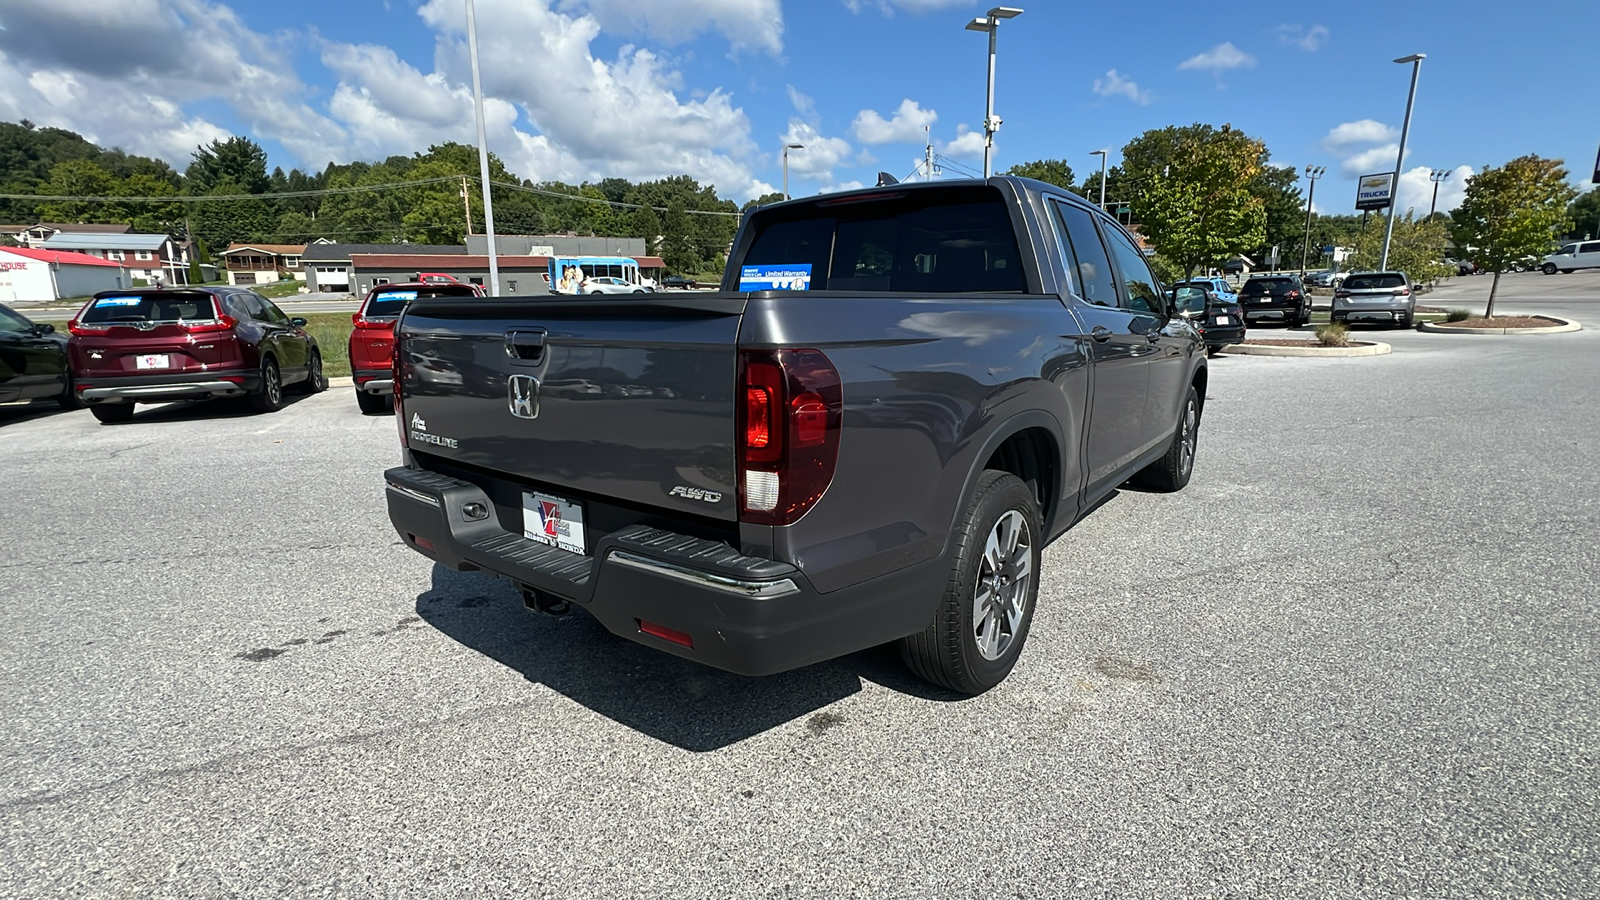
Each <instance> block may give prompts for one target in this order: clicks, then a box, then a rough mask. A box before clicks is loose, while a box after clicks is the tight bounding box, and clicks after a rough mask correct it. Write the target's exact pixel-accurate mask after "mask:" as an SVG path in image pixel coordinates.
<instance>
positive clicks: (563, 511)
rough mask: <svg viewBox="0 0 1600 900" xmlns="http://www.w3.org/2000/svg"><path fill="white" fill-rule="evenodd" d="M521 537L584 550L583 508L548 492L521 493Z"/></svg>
mask: <svg viewBox="0 0 1600 900" xmlns="http://www.w3.org/2000/svg"><path fill="white" fill-rule="evenodd" d="M522 536H523V537H525V538H527V539H528V540H530V541H538V542H539V543H541V544H548V545H550V546H551V547H559V548H561V549H562V550H566V551H568V552H571V553H580V554H587V553H588V550H587V549H586V548H585V546H584V539H583V507H582V506H579V505H578V504H576V503H573V502H572V501H571V500H564V499H562V498H560V497H556V496H553V495H551V494H539V493H533V492H528V491H524V492H523V494H522Z"/></svg>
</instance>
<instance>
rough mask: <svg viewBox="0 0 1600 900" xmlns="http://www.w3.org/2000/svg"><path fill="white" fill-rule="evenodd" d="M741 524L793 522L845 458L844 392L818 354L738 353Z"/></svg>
mask: <svg viewBox="0 0 1600 900" xmlns="http://www.w3.org/2000/svg"><path fill="white" fill-rule="evenodd" d="M739 392H740V395H741V396H742V398H743V399H742V402H740V404H739V422H738V429H739V431H738V434H739V440H740V444H739V509H740V519H741V520H742V521H745V522H750V523H753V524H758V525H790V524H793V523H794V522H796V521H798V520H799V519H800V517H801V516H803V515H805V514H806V511H807V510H809V509H811V507H812V506H814V505H816V502H817V501H818V500H819V499H821V497H822V494H823V492H824V491H826V490H827V489H828V485H829V483H831V482H832V481H833V472H834V467H835V466H836V465H837V463H838V461H839V424H840V416H841V410H842V408H843V391H842V389H841V387H840V382H839V372H838V370H837V369H835V368H834V367H833V363H831V362H829V361H828V358H827V357H826V356H824V355H823V354H822V352H821V351H819V350H750V351H745V352H743V353H741V354H740V367H739Z"/></svg>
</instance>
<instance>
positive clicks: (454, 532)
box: [384, 177, 1207, 693]
mask: <svg viewBox="0 0 1600 900" xmlns="http://www.w3.org/2000/svg"><path fill="white" fill-rule="evenodd" d="M1193 295H1197V297H1196V296H1193ZM1204 304H1205V295H1204V293H1203V292H1201V291H1194V290H1192V289H1188V290H1179V291H1177V292H1175V296H1173V297H1169V296H1168V295H1167V294H1166V293H1165V292H1164V291H1163V290H1162V288H1161V285H1160V284H1159V283H1158V282H1157V280H1156V278H1155V276H1154V274H1152V272H1151V270H1150V267H1149V266H1148V265H1147V264H1146V262H1145V259H1144V257H1143V256H1142V255H1141V254H1140V252H1139V250H1138V247H1137V245H1136V244H1135V242H1134V240H1133V239H1132V238H1131V237H1130V236H1129V235H1128V233H1127V232H1126V231H1124V230H1123V229H1122V228H1121V227H1120V226H1119V225H1118V224H1117V223H1116V222H1114V221H1112V220H1111V219H1110V218H1108V217H1106V216H1105V215H1103V214H1101V212H1100V211H1099V210H1098V209H1096V208H1095V207H1094V206H1092V205H1089V204H1087V203H1085V202H1084V201H1083V200H1081V199H1079V198H1077V197H1075V196H1073V195H1072V194H1069V193H1066V192H1064V191H1061V190H1060V189H1058V188H1055V187H1052V186H1050V185H1047V184H1043V183H1041V182H1037V181H1030V180H1025V179H1018V178H1010V177H996V178H992V179H989V180H988V181H941V182H932V183H927V184H916V185H894V186H890V187H887V188H875V189H867V190H859V191H853V192H848V193H839V194H829V195H826V196H823V197H814V198H808V199H804V200H793V201H789V202H785V203H776V204H773V205H770V206H764V207H761V208H760V209H757V210H755V211H754V212H752V213H751V214H750V215H749V216H748V217H747V218H746V219H745V221H744V224H743V227H742V228H741V229H740V230H739V234H738V237H737V239H736V240H735V241H734V245H733V251H732V254H731V257H730V259H729V263H728V268H727V272H726V273H725V274H724V275H723V278H722V286H721V290H720V291H718V292H715V293H675V294H672V295H666V294H658V295H628V296H625V297H617V298H609V297H608V298H598V297H581V298H549V297H539V298H531V297H530V298H521V297H492V298H485V299H474V298H450V299H448V300H422V299H419V300H417V301H415V302H413V303H412V304H411V305H410V306H409V308H408V309H407V310H406V311H405V315H404V316H403V318H401V320H400V322H399V323H398V326H397V328H396V343H395V373H394V386H395V415H396V416H397V417H398V419H399V427H400V434H401V442H402V444H403V447H404V449H403V452H402V458H403V462H404V465H403V466H402V467H400V468H396V469H390V470H389V471H387V472H385V473H384V478H385V479H386V481H387V484H388V490H387V492H386V493H387V496H388V503H389V518H390V519H391V521H392V522H393V523H394V527H395V528H396V529H397V530H398V531H399V533H400V536H401V537H402V538H403V539H404V540H405V542H406V544H407V545H409V546H411V547H413V548H415V549H416V550H417V551H419V552H420V553H422V554H424V555H425V556H427V557H429V558H431V559H434V560H436V561H438V562H439V563H441V564H443V565H446V566H449V567H451V568H453V569H458V570H462V571H480V570H481V571H485V572H492V573H494V574H496V575H500V576H503V577H506V578H509V579H511V580H512V581H514V582H516V583H517V585H519V586H520V588H521V589H522V591H523V597H524V601H525V602H526V604H527V605H528V606H529V607H530V608H534V609H539V610H543V611H546V612H557V613H559V612H564V611H566V610H567V609H569V608H570V606H571V605H577V606H580V607H582V608H584V609H586V610H587V611H588V612H589V613H591V614H592V615H593V616H594V617H595V618H596V619H598V620H599V621H600V622H601V624H603V625H604V626H605V627H606V628H607V629H609V630H610V631H611V632H613V633H615V634H618V635H621V636H623V637H625V638H628V639H629V640H633V641H637V642H639V643H641V644H645V645H648V646H651V647H655V648H657V649H660V650H664V651H666V652H668V653H674V654H677V655H678V656H682V657H684V658H687V659H692V660H696V661H698V662H701V663H704V664H707V665H711V666H716V667H718V668H722V669H726V670H729V671H732V672H739V673H744V674H748V675H761V674H768V673H773V672H780V671H783V670H786V669H792V668H795V667H798V666H804V665H807V664H810V663H815V662H818V661H821V660H826V659H829V658H832V657H837V656H840V655H843V654H846V653H850V652H852V651H856V650H860V649H863V648H866V647H872V646H875V645H878V644H883V643H886V642H890V641H898V642H899V647H900V651H901V654H902V656H903V657H904V659H905V661H906V663H907V664H908V665H909V666H910V668H911V669H912V670H913V671H914V672H915V673H916V674H917V675H918V676H920V677H922V678H924V679H927V680H929V681H932V682H934V683H937V684H940V685H943V686H945V687H948V688H951V689H954V690H956V691H962V692H967V693H979V692H981V691H984V690H987V689H988V688H990V687H993V686H994V685H996V684H998V683H999V682H1000V681H1001V680H1002V679H1003V678H1005V676H1006V675H1007V674H1008V673H1009V672H1010V671H1011V668H1012V666H1013V665H1014V664H1015V663H1016V660H1017V657H1018V655H1019V654H1020V653H1021V650H1022V646H1023V643H1024V641H1026V639H1027V636H1028V626H1029V623H1030V621H1031V620H1032V617H1033V610H1034V603H1035V598H1036V597H1037V595H1038V591H1039V577H1038V573H1039V559H1040V551H1042V550H1043V549H1044V547H1045V545H1046V544H1048V543H1049V542H1050V541H1052V540H1053V539H1055V538H1056V537H1058V536H1059V535H1061V534H1062V533H1063V532H1065V531H1066V530H1067V529H1068V528H1069V527H1070V526H1071V525H1072V524H1073V522H1074V521H1075V520H1077V519H1078V518H1079V517H1080V516H1083V515H1084V514H1086V513H1087V512H1088V511H1089V510H1092V509H1093V508H1094V506H1095V503H1096V501H1098V500H1099V499H1101V498H1102V497H1104V496H1105V495H1106V494H1108V493H1109V492H1110V491H1111V490H1112V489H1113V488H1115V487H1117V486H1118V485H1119V484H1121V483H1122V482H1124V481H1126V480H1127V479H1129V478H1130V477H1137V478H1138V479H1139V480H1140V481H1142V482H1143V483H1144V484H1146V485H1148V486H1150V487H1152V488H1154V489H1156V490H1161V491H1174V490H1178V489H1180V488H1182V487H1183V486H1184V485H1185V484H1186V483H1188V481H1189V475H1190V472H1191V470H1192V467H1193V465H1194V453H1195V444H1196V435H1197V430H1198V428H1199V425H1200V414H1201V411H1202V409H1203V408H1204V403H1205V396H1206V371H1207V370H1206V354H1205V344H1204V342H1203V341H1202V340H1201V338H1200V336H1199V335H1198V334H1197V332H1196V331H1195V329H1194V328H1193V327H1191V325H1190V322H1189V317H1190V316H1192V315H1195V314H1202V313H1203V310H1204ZM1175 305H1176V306H1183V307H1185V308H1183V309H1175V308H1174V306H1175Z"/></svg>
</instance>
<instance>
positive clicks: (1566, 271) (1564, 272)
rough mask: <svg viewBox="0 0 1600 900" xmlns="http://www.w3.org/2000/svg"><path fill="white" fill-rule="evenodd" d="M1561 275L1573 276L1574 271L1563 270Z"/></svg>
mask: <svg viewBox="0 0 1600 900" xmlns="http://www.w3.org/2000/svg"><path fill="white" fill-rule="evenodd" d="M1561 274H1563V275H1571V274H1572V270H1571V269H1562V270H1561Z"/></svg>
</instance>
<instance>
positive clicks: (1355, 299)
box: [1328, 272, 1417, 328]
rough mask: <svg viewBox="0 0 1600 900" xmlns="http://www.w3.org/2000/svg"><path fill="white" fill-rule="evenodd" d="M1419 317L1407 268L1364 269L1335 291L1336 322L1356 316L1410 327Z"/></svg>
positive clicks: (1332, 314)
mask: <svg viewBox="0 0 1600 900" xmlns="http://www.w3.org/2000/svg"><path fill="white" fill-rule="evenodd" d="M1416 317H1417V297H1416V294H1415V293H1414V292H1413V291H1412V290H1411V281H1410V279H1408V278H1406V274H1405V273H1404V272H1360V273H1357V274H1355V275H1351V276H1350V277H1349V278H1346V279H1345V280H1344V284H1343V285H1341V286H1340V287H1339V289H1338V290H1337V291H1334V292H1333V311H1332V312H1331V313H1329V314H1328V318H1330V319H1331V320H1333V321H1335V322H1347V321H1351V320H1354V319H1366V320H1369V321H1370V320H1377V321H1380V322H1398V323H1399V324H1401V325H1403V326H1405V327H1406V328H1410V327H1411V323H1412V322H1413V321H1415V320H1416Z"/></svg>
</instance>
